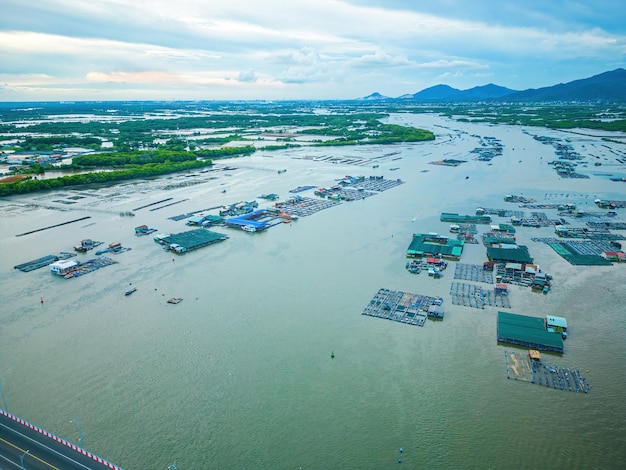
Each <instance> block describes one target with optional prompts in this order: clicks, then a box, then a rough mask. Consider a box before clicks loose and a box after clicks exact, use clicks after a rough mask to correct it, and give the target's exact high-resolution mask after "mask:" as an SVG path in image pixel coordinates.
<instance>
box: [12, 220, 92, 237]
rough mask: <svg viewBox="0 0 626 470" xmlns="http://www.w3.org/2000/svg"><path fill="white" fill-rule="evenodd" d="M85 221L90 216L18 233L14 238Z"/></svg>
mask: <svg viewBox="0 0 626 470" xmlns="http://www.w3.org/2000/svg"><path fill="white" fill-rule="evenodd" d="M87 219H91V216H90V215H88V216H86V217H81V218H80V219H74V220H68V221H67V222H61V223H60V224H56V225H48V226H47V227H43V228H38V229H37V230H31V231H30V232H24V233H18V234H17V235H15V236H16V237H23V236H24V235H30V234H31V233H36V232H42V231H44V230H48V229H51V228H55V227H61V226H63V225H68V224H73V223H74V222H80V221H81V220H87Z"/></svg>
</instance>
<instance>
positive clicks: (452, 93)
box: [413, 85, 462, 101]
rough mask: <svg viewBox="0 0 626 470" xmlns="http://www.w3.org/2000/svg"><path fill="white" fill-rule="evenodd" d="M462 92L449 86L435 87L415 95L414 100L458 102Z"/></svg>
mask: <svg viewBox="0 0 626 470" xmlns="http://www.w3.org/2000/svg"><path fill="white" fill-rule="evenodd" d="M461 93H462V91H461V90H457V89H456V88H452V87H451V86H448V85H435V86H431V87H430V88H426V89H424V90H422V91H420V92H418V93H415V94H413V99H414V100H418V101H456V99H457V97H458V96H459V94H461Z"/></svg>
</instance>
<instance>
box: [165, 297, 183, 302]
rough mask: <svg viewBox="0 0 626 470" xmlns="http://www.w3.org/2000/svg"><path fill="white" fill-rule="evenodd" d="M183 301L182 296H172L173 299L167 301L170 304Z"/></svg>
mask: <svg viewBox="0 0 626 470" xmlns="http://www.w3.org/2000/svg"><path fill="white" fill-rule="evenodd" d="M182 301H183V299H182V297H172V298H171V299H168V301H167V303H168V304H179V303H181V302H182Z"/></svg>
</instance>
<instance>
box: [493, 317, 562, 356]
mask: <svg viewBox="0 0 626 470" xmlns="http://www.w3.org/2000/svg"><path fill="white" fill-rule="evenodd" d="M497 335H498V342H499V343H508V344H514V345H518V346H524V347H527V348H530V349H537V350H540V351H552V352H557V353H561V354H562V353H563V338H562V337H561V335H559V334H555V332H553V331H549V330H548V328H547V327H546V320H545V319H543V318H537V317H529V316H526V315H518V314H516V313H507V312H498V325H497Z"/></svg>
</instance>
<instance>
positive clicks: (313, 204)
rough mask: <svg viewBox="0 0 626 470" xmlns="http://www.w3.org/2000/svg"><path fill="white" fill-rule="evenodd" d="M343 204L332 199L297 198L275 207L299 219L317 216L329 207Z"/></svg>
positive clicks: (279, 203)
mask: <svg viewBox="0 0 626 470" xmlns="http://www.w3.org/2000/svg"><path fill="white" fill-rule="evenodd" d="M339 204H341V202H340V201H332V200H330V199H313V198H310V197H302V196H295V197H292V198H289V199H287V201H285V202H277V203H276V204H275V205H274V207H276V208H277V209H281V210H283V211H285V212H288V213H289V214H293V215H297V216H298V217H306V216H307V215H311V214H315V213H316V212H319V211H321V210H324V209H328V208H329V207H334V206H337V205H339Z"/></svg>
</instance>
